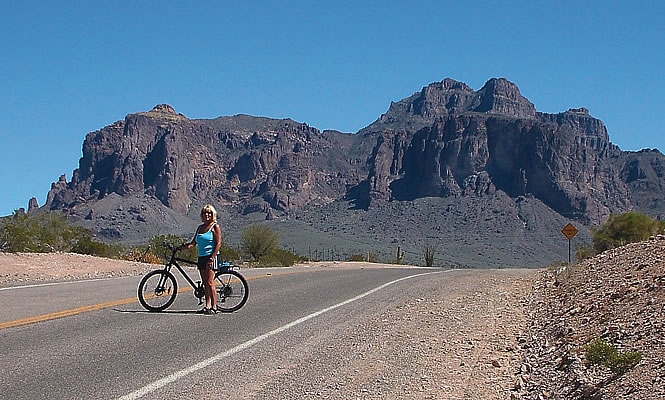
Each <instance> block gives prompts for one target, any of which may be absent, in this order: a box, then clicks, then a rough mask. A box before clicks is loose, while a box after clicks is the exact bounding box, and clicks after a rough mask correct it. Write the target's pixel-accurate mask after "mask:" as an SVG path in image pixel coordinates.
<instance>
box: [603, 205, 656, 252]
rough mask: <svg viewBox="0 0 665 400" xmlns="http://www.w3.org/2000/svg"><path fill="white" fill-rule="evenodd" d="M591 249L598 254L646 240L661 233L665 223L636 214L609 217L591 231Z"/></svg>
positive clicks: (629, 213)
mask: <svg viewBox="0 0 665 400" xmlns="http://www.w3.org/2000/svg"><path fill="white" fill-rule="evenodd" d="M591 231H592V233H593V237H592V240H593V249H594V251H595V252H596V254H598V253H602V252H603V251H605V250H608V249H612V248H614V247H618V246H623V245H625V244H628V243H634V242H639V241H642V240H646V239H648V238H649V236H651V235H655V234H657V233H663V232H664V231H665V222H663V221H658V220H657V219H654V218H651V217H649V216H648V215H644V214H641V213H638V212H628V213H625V214H621V215H610V217H609V218H608V219H607V222H606V223H604V224H603V225H602V226H601V227H600V228H598V229H595V228H592V229H591Z"/></svg>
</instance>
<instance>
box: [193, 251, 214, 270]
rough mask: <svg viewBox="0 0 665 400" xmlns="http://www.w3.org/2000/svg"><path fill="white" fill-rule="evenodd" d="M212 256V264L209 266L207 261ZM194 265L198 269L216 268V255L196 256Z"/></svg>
mask: <svg viewBox="0 0 665 400" xmlns="http://www.w3.org/2000/svg"><path fill="white" fill-rule="evenodd" d="M211 258H212V265H211V266H209V265H208V262H209V261H210V259H211ZM196 266H197V267H199V269H206V268H208V269H217V268H218V267H217V257H216V256H213V255H212V254H211V255H209V256H201V257H199V258H198V260H197V262H196Z"/></svg>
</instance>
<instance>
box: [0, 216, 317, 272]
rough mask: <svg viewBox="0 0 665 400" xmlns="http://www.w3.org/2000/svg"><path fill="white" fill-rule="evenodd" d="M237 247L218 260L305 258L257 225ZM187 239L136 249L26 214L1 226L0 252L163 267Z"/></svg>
mask: <svg viewBox="0 0 665 400" xmlns="http://www.w3.org/2000/svg"><path fill="white" fill-rule="evenodd" d="M242 237H243V241H242V244H241V247H240V248H239V249H235V248H233V247H231V246H228V245H227V244H225V243H222V247H221V249H220V256H221V258H222V259H223V260H225V261H230V262H238V261H241V260H243V259H244V258H248V259H250V260H251V262H252V264H253V265H254V266H290V265H293V264H295V263H296V262H300V261H304V260H305V258H304V257H302V256H299V255H297V254H294V253H293V252H291V251H289V250H284V249H282V248H280V238H279V233H278V232H276V231H274V230H273V229H272V228H270V227H268V226H264V225H260V224H256V225H250V226H249V227H247V228H245V230H244V231H243V236H242ZM187 241H189V238H182V237H178V236H176V235H173V234H166V235H155V236H153V237H151V238H149V239H148V240H147V241H146V243H144V244H141V245H137V246H131V247H127V246H122V245H119V244H109V243H105V242H103V241H100V240H97V239H95V236H94V232H92V231H91V230H88V229H85V228H83V227H80V226H75V225H73V224H72V223H71V222H70V221H69V220H68V219H67V217H66V216H65V215H64V214H62V213H60V212H39V213H25V212H21V211H15V212H14V213H13V214H12V215H10V216H7V217H5V218H3V219H2V220H1V222H0V251H3V252H8V253H52V252H71V253H78V254H88V255H94V256H99V257H107V258H115V259H121V260H129V261H140V262H147V263H153V264H162V263H164V262H166V261H167V259H168V257H169V256H170V250H169V249H168V248H167V246H166V244H170V245H172V246H178V245H181V244H182V243H184V242H187ZM179 256H180V257H182V258H186V259H190V260H196V257H197V254H196V249H195V248H192V249H186V250H181V252H180V253H179Z"/></svg>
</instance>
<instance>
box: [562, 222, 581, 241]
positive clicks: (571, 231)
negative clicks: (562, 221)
mask: <svg viewBox="0 0 665 400" xmlns="http://www.w3.org/2000/svg"><path fill="white" fill-rule="evenodd" d="M577 232H579V231H578V230H577V228H575V227H574V226H573V224H568V225H566V226H565V227H564V228H563V229H562V230H561V233H563V234H564V236H566V237H567V238H568V240H570V239H572V238H574V237H575V235H577Z"/></svg>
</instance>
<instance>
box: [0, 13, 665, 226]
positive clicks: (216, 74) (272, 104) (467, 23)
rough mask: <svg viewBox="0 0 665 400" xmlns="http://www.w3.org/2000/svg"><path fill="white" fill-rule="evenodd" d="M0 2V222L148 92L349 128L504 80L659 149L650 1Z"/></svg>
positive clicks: (219, 110)
mask: <svg viewBox="0 0 665 400" xmlns="http://www.w3.org/2000/svg"><path fill="white" fill-rule="evenodd" d="M1 3H2V14H1V15H0V33H1V34H0V110H1V112H2V116H1V117H0V138H2V145H1V146H0V182H1V185H0V215H7V214H10V213H11V212H12V211H13V210H14V209H17V208H19V207H27V202H28V199H29V198H30V197H32V196H34V197H36V198H37V199H38V201H39V204H40V205H42V204H43V203H44V202H45V199H46V194H47V192H48V190H49V189H50V185H51V183H52V182H54V181H56V180H57V179H58V177H59V176H60V175H61V174H66V176H67V180H69V179H71V175H72V171H73V170H74V169H75V168H76V167H78V160H79V158H80V157H81V145H82V143H83V140H84V138H85V135H86V134H87V133H88V132H91V131H94V130H97V129H100V128H102V127H104V126H106V125H108V124H111V123H113V122H115V121H117V120H121V119H124V117H125V115H127V114H130V113H134V112H139V111H147V110H150V109H151V108H152V107H153V106H155V105H156V104H159V103H168V104H171V105H172V106H173V107H174V108H175V109H176V111H178V112H181V113H183V114H185V115H186V116H188V117H190V118H214V117H218V116H221V115H234V114H238V113H244V114H250V115H256V116H267V117H273V118H287V117H288V118H293V119H295V120H297V121H300V122H306V123H308V124H309V125H311V126H314V127H316V128H319V129H337V130H341V131H344V132H356V131H358V130H359V129H361V128H363V127H365V126H366V125H368V124H370V123H372V122H373V121H374V120H375V119H376V118H378V117H379V116H380V115H381V114H382V113H384V112H385V111H386V110H387V109H388V106H389V104H390V101H397V100H400V99H402V98H404V97H407V96H410V95H411V94H413V93H414V92H416V91H419V90H420V89H421V88H422V87H423V86H426V85H428V84H429V83H431V82H435V81H440V80H442V79H444V78H446V77H450V78H453V79H456V80H459V81H462V82H465V83H467V84H468V85H469V86H471V87H472V88H474V89H476V90H477V89H480V88H481V87H482V85H483V84H484V83H485V82H486V81H487V80H488V79H490V78H493V77H505V78H508V79H509V80H511V81H512V82H514V83H515V84H517V85H518V86H519V88H520V90H521V92H522V94H523V95H524V96H525V97H527V98H528V99H529V100H531V102H533V103H534V104H535V105H536V108H537V109H538V110H539V111H542V112H549V113H557V112H562V111H565V110H567V109H568V108H571V107H582V106H584V107H587V108H589V109H590V111H591V114H592V115H593V116H595V117H596V118H600V119H601V120H603V121H604V122H605V124H606V126H607V129H608V131H609V134H610V139H611V140H612V142H613V143H615V144H617V145H618V146H619V147H621V148H622V149H624V150H639V149H642V148H658V149H659V150H660V151H665V128H664V126H665V116H664V106H665V101H664V100H663V95H664V94H665V51H664V49H665V23H663V21H665V5H664V4H665V3H664V2H658V1H631V2H627V1H626V2H618V1H574V2H573V1H557V2H539V1H535V2H534V1H504V2H490V1H486V2H480V1H470V2H446V1H419V2H415V3H413V5H410V4H408V3H411V2H387V1H361V2H358V1H328V2H313V1H279V2H267V1H266V2H231V1H196V2H183V1H113V2H91V1H85V2H84V1H80V2H78V1H67V2H55V1H53V2H33V1H26V2H11V1H4V0H2V1H1ZM462 3H466V4H464V5H462Z"/></svg>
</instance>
